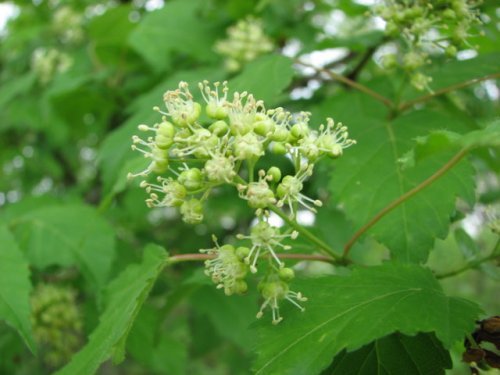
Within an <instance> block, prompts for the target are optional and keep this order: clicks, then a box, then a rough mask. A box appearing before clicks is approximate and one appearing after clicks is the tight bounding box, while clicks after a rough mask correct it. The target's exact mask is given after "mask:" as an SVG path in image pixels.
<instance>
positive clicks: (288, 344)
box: [254, 263, 480, 375]
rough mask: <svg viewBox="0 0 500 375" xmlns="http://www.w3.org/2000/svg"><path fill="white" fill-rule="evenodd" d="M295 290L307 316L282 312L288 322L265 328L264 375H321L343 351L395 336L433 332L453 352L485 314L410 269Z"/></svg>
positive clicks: (384, 269)
mask: <svg viewBox="0 0 500 375" xmlns="http://www.w3.org/2000/svg"><path fill="white" fill-rule="evenodd" d="M292 289H293V290H297V291H301V292H302V293H303V294H304V295H305V296H306V297H308V299H309V300H308V301H307V302H304V306H305V307H306V311H305V312H304V313H301V312H299V311H298V310H296V309H295V308H294V307H293V306H291V305H290V306H286V305H285V304H283V306H282V308H281V309H280V310H281V314H282V315H283V316H284V317H285V319H284V320H283V322H281V323H280V324H279V325H278V326H273V325H271V324H270V322H269V321H267V322H264V323H262V324H261V325H260V326H259V336H260V339H259V341H258V343H257V346H256V348H257V356H258V358H257V361H256V364H255V366H254V369H255V371H256V374H258V375H263V374H273V375H277V374H283V375H284V374H286V375H292V374H297V375H298V374H311V375H313V374H317V373H318V372H320V371H321V370H322V369H324V368H325V367H326V366H328V364H329V363H330V362H331V361H332V358H333V357H334V356H336V355H337V354H338V353H340V352H341V351H342V350H344V349H346V350H348V351H352V350H355V349H358V348H360V347H361V346H363V345H366V344H368V343H370V342H372V341H374V340H376V339H378V338H381V337H384V336H386V335H388V334H391V333H393V332H395V331H399V332H401V333H403V334H405V335H415V334H416V333H418V332H434V333H435V335H436V337H437V338H438V339H439V340H440V341H441V342H442V343H443V345H444V346H445V347H446V348H449V347H450V346H452V345H453V343H455V342H456V341H458V340H461V339H462V338H463V336H464V335H465V334H466V333H467V332H470V330H471V329H472V328H473V327H474V320H475V319H476V318H477V316H478V314H479V312H480V309H479V308H478V307H477V306H476V305H475V304H473V303H472V302H469V301H466V300H462V299H458V298H452V297H448V296H446V295H445V294H444V293H443V291H442V289H441V286H440V285H439V283H438V282H437V280H436V279H435V278H434V276H433V275H432V273H431V272H430V271H429V270H426V269H424V268H422V267H419V266H416V265H411V264H393V263H386V264H384V265H382V266H376V267H369V268H359V269H355V270H354V271H353V272H352V274H350V275H348V276H343V277H341V276H330V277H323V278H317V279H303V280H297V281H296V282H295V283H294V284H293V285H292ZM265 318H266V316H264V318H263V319H265Z"/></svg>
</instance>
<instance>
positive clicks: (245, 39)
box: [215, 17, 273, 71]
mask: <svg viewBox="0 0 500 375" xmlns="http://www.w3.org/2000/svg"><path fill="white" fill-rule="evenodd" d="M215 49H216V51H217V52H218V53H220V54H221V55H224V56H226V68H227V69H228V70H229V71H237V70H240V69H241V68H242V67H243V66H244V65H245V63H247V62H249V61H252V60H254V59H255V58H257V57H258V56H259V55H262V54H264V53H266V52H269V51H272V49H273V43H272V41H271V40H270V39H269V38H268V37H267V36H266V34H264V30H263V29H262V22H261V21H260V20H257V19H255V18H253V17H247V18H245V19H244V20H240V21H238V23H237V24H236V25H233V26H231V27H229V28H228V30H227V39H224V40H220V41H218V42H217V44H216V45H215Z"/></svg>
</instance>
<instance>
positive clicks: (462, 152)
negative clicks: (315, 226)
mask: <svg viewBox="0 0 500 375" xmlns="http://www.w3.org/2000/svg"><path fill="white" fill-rule="evenodd" d="M466 154H467V150H466V149H462V150H460V151H459V152H458V153H456V154H455V155H454V156H453V157H452V158H451V159H450V160H449V161H448V162H447V163H446V164H445V165H443V166H442V167H441V168H439V169H438V170H437V171H436V172H434V174H432V175H431V176H430V177H428V178H427V179H426V180H424V181H422V182H421V183H420V184H419V185H417V186H415V187H414V188H413V189H411V190H409V191H407V192H406V193H404V194H403V195H401V196H400V197H398V198H397V199H395V200H393V201H392V202H391V203H389V204H388V205H387V206H385V207H384V208H383V209H382V210H380V211H379V212H378V213H377V214H376V215H375V216H373V217H372V218H371V220H370V221H368V222H367V223H366V224H365V225H363V226H362V227H361V228H360V229H358V231H357V232H356V233H354V235H353V236H352V237H351V238H350V239H349V241H347V243H346V245H345V246H344V253H343V257H344V258H345V257H347V254H349V250H350V249H351V247H352V245H354V243H355V242H356V241H357V240H358V239H359V237H361V235H363V234H364V233H365V232H366V231H367V230H368V229H370V228H371V227H372V226H374V225H375V224H376V223H377V222H378V221H379V220H380V219H382V218H383V217H384V216H385V215H387V214H388V213H389V212H390V211H392V210H393V209H395V208H396V207H397V206H399V205H400V204H401V203H403V202H405V201H407V200H408V199H410V198H411V197H413V196H414V195H415V194H417V193H418V192H419V191H421V190H423V189H424V188H426V187H427V186H429V185H430V184H432V183H433V182H434V181H436V180H437V179H438V178H440V177H441V176H442V175H444V174H445V173H446V172H447V171H448V170H450V169H451V168H453V167H454V166H455V165H456V164H457V163H458V162H459V161H460V160H461V159H462V158H463V157H464V156H465V155H466Z"/></svg>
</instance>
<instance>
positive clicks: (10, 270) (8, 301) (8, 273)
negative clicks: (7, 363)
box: [0, 226, 36, 352]
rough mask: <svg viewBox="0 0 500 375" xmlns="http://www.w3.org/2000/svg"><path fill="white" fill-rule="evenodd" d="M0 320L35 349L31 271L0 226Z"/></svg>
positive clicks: (9, 236)
mask: <svg viewBox="0 0 500 375" xmlns="http://www.w3.org/2000/svg"><path fill="white" fill-rule="evenodd" d="M0 244H1V245H0V319H2V320H4V321H5V322H7V324H8V325H10V326H11V327H13V328H14V329H15V330H16V331H17V332H18V333H19V335H20V336H21V337H22V339H23V340H24V342H25V343H26V345H27V346H28V348H29V349H30V350H31V351H32V352H35V351H36V348H35V342H34V340H33V333H32V330H31V318H30V315H31V310H30V302H29V296H30V293H31V281H30V271H29V268H28V262H27V261H26V259H25V258H24V256H23V254H22V252H21V250H20V249H19V247H18V245H17V243H16V241H15V239H14V237H13V236H12V234H11V233H10V232H9V231H8V230H7V228H6V227H5V226H0Z"/></svg>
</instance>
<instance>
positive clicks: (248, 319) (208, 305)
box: [191, 285, 257, 351]
mask: <svg viewBox="0 0 500 375" xmlns="http://www.w3.org/2000/svg"><path fill="white" fill-rule="evenodd" d="M256 300H257V298H256V295H255V294H254V293H252V295H250V296H249V295H245V296H234V297H232V298H228V297H227V296H226V295H225V294H224V293H223V291H221V290H220V289H216V288H214V285H207V286H203V287H202V288H200V289H199V290H197V291H196V292H195V293H194V294H193V297H192V299H191V304H192V306H193V307H194V308H195V309H196V311H198V312H199V313H202V314H205V315H206V316H207V317H208V319H209V320H210V321H211V322H212V324H213V325H214V326H215V328H216V329H217V331H218V332H219V333H220V334H221V336H222V337H225V338H227V339H229V340H231V341H232V342H234V343H235V344H237V345H239V346H240V347H241V348H242V349H243V350H244V351H246V350H248V348H249V347H251V344H252V343H253V342H254V341H255V332H254V331H253V330H251V329H249V326H250V324H251V323H253V322H254V321H255V311H254V310H255V303H256Z"/></svg>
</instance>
